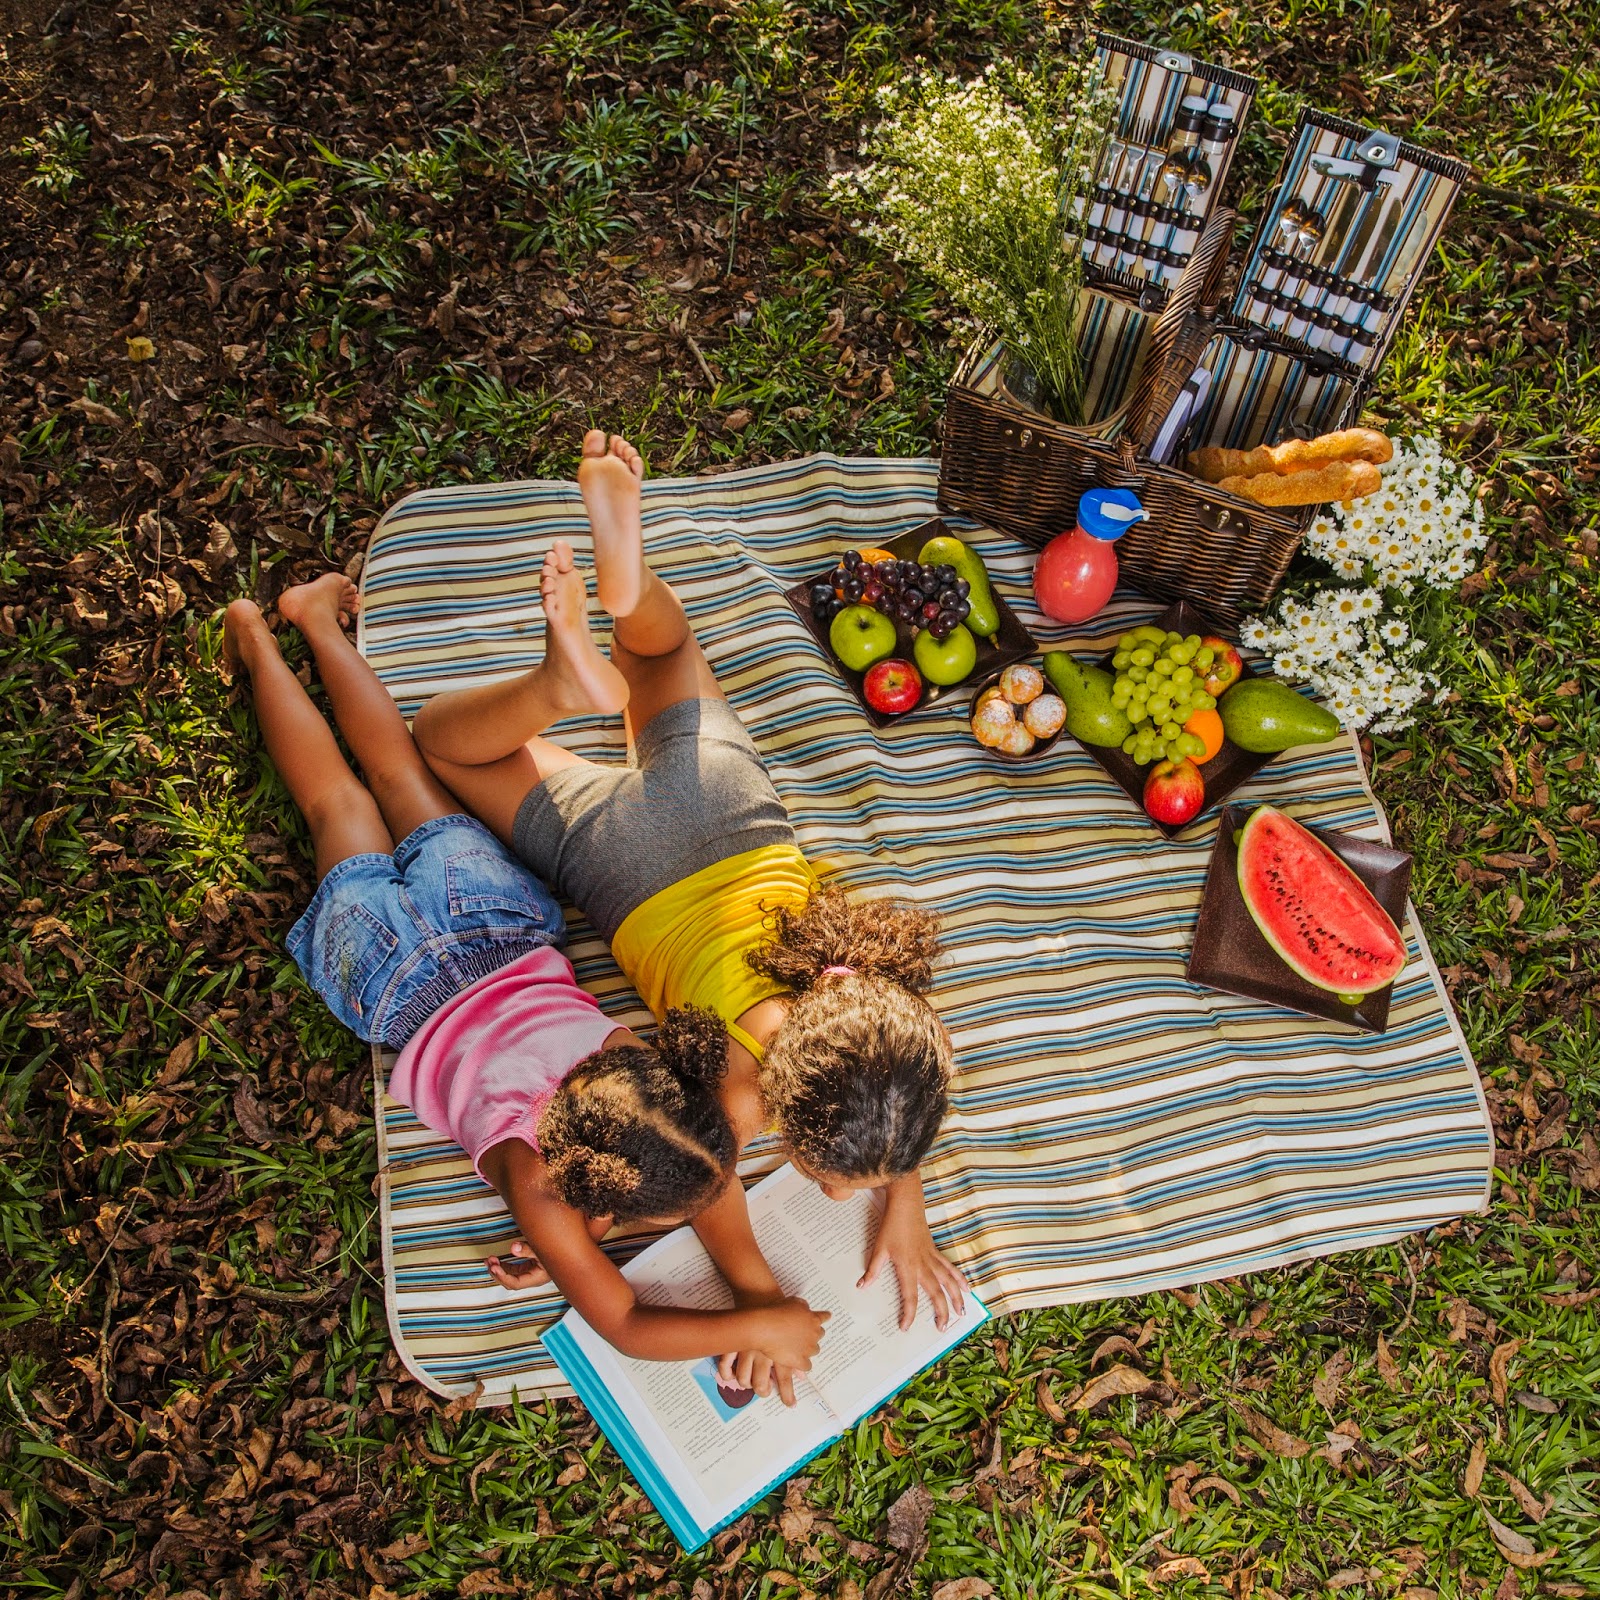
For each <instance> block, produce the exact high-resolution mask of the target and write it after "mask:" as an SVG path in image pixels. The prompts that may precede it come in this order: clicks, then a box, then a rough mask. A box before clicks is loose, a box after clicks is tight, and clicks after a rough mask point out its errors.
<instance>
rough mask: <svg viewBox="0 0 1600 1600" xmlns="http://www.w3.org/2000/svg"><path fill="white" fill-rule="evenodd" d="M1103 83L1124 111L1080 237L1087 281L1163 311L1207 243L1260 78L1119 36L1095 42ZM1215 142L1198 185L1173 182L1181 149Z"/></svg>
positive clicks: (1117, 115) (1115, 120) (1109, 143)
mask: <svg viewBox="0 0 1600 1600" xmlns="http://www.w3.org/2000/svg"><path fill="white" fill-rule="evenodd" d="M1095 53H1096V55H1097V57H1098V59H1099V63H1100V71H1101V75H1102V80H1103V81H1104V82H1105V83H1106V84H1107V85H1108V86H1109V87H1110V88H1111V89H1112V91H1113V93H1114V95H1115V99H1116V110H1115V113H1114V115H1113V119H1112V127H1111V135H1110V137H1109V138H1108V139H1107V141H1106V145H1105V150H1104V153H1103V155H1102V158H1101V163H1100V169H1099V172H1098V174H1097V180H1098V182H1097V187H1096V188H1095V190H1094V192H1093V193H1092V194H1091V195H1090V196H1089V197H1088V200H1087V202H1086V208H1085V211H1084V214H1083V216H1082V217H1081V218H1080V219H1079V223H1078V231H1079V232H1080V234H1081V237H1082V253H1083V257H1084V277H1085V280H1086V281H1087V282H1088V283H1089V284H1090V285H1091V286H1093V287H1096V288H1100V289H1104V290H1106V291H1107V292H1108V293H1110V294H1113V295H1117V294H1120V295H1123V296H1126V297H1129V298H1131V299H1132V300H1133V301H1135V302H1136V303H1137V304H1139V305H1140V306H1141V307H1142V308H1143V309H1144V310H1146V311H1158V310H1160V309H1161V308H1162V307H1163V306H1165V305H1166V304H1167V303H1168V302H1169V300H1170V299H1171V297H1172V293H1173V289H1174V286H1175V284H1176V283H1177V281H1178V279H1179V277H1180V275H1181V274H1182V272H1183V270H1184V268H1185V267H1186V266H1187V265H1188V264H1189V261H1190V259H1191V257H1192V256H1193V255H1194V253H1195V250H1196V247H1197V245H1198V244H1199V241H1200V238H1201V235H1202V233H1203V232H1204V229H1205V226H1206V223H1207V222H1208V220H1209V219H1210V218H1211V217H1212V216H1213V215H1214V214H1215V212H1216V210H1217V198H1218V196H1219V195H1220V194H1221V193H1222V190H1223V185H1224V183H1225V182H1226V180H1227V176H1228V169H1229V167H1230V166H1231V164H1232V161H1233V156H1234V153H1235V151H1236V150H1237V149H1238V144H1239V140H1238V135H1239V133H1240V132H1241V130H1242V129H1243V127H1244V121H1245V118H1246V117H1247V116H1248V115H1249V112H1250V107H1251V105H1252V104H1253V102H1254V100H1255V93H1256V80H1255V79H1254V78H1252V77H1250V76H1249V75H1248V74H1246V73H1243V72H1236V71H1234V70H1233V69H1232V68H1230V67H1224V66H1219V65H1217V64H1216V63H1215V62H1211V61H1202V60H1200V59H1199V58H1197V57H1195V56H1192V55H1188V54H1186V53H1185V52H1183V51H1180V50H1173V49H1169V48H1166V47H1165V46H1160V45H1152V44H1142V43H1140V42H1138V41H1137V40H1133V39H1124V38H1121V37H1120V36H1118V35H1117V34H1114V33H1104V32H1102V33H1097V34H1096V35H1095ZM1197 138H1200V139H1204V140H1206V141H1207V147H1206V150H1205V152H1204V156H1205V160H1204V167H1203V170H1201V169H1199V168H1198V167H1197V169H1196V170H1197V171H1200V177H1199V178H1197V179H1196V181H1195V182H1194V183H1193V184H1191V185H1189V186H1187V187H1182V188H1180V187H1177V185H1176V180H1168V186H1167V187H1163V180H1162V177H1161V171H1162V169H1163V161H1164V158H1167V157H1169V156H1171V155H1172V154H1173V151H1174V148H1175V147H1177V148H1180V149H1181V148H1182V147H1185V146H1192V145H1193V143H1194V141H1195V140H1196V139H1197Z"/></svg>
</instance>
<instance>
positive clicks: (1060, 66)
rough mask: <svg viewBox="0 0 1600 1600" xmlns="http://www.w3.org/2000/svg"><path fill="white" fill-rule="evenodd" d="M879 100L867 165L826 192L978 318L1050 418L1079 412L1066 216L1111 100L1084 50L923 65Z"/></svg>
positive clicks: (1074, 257)
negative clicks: (1037, 62) (965, 76)
mask: <svg viewBox="0 0 1600 1600" xmlns="http://www.w3.org/2000/svg"><path fill="white" fill-rule="evenodd" d="M878 103H879V106H880V108H881V110H882V111H883V114H884V115H883V120H882V121H880V122H879V123H878V125H877V126H876V127H875V128H873V129H872V131H871V133H870V134H868V136H867V138H866V140H865V142H864V144H863V154H864V155H865V156H866V157H867V164H866V165H865V166H862V167H860V168H858V169H857V170H856V171H854V172H846V173H838V174H836V175H835V176H834V178H833V180H832V188H833V191H834V193H835V194H836V195H837V196H838V197H839V198H840V199H841V200H844V201H846V202H848V203H851V204H853V205H855V206H856V207H858V208H859V209H860V210H861V211H862V212H863V213H864V214H865V217H866V222H865V225H864V226H863V229H862V232H863V233H864V234H865V235H866V237H867V238H869V239H872V240H874V241H875V242H877V243H879V244H881V245H883V246H884V247H885V248H886V249H888V250H889V251H890V252H892V253H893V254H895V255H897V256H901V257H903V258H905V259H906V260H908V261H912V262H915V263H916V265H917V266H919V267H920V268H921V269H922V270H923V271H924V272H926V273H927V274H928V276H929V277H930V278H932V279H933V280H934V282H935V283H937V284H938V285H939V286H940V288H942V289H943V290H944V291H945V292H946V293H947V294H948V295H950V297H951V298H952V299H953V300H955V301H956V302H957V303H958V304H959V305H960V306H962V307H963V309H965V310H966V311H968V312H970V313H971V314H972V315H973V316H974V317H976V318H978V319H979V320H980V321H981V322H985V323H989V324H991V325H992V326H993V327H994V329H995V331H996V332H997V333H998V334H999V336H1000V338H1001V339H1003V340H1004V342H1005V344H1006V347H1007V348H1008V349H1009V350H1010V351H1011V352H1012V354H1013V355H1016V356H1019V357H1020V358H1021V359H1022V360H1023V361H1024V362H1026V363H1027V365H1028V366H1029V367H1030V368H1031V369H1032V370H1033V372H1034V374H1035V375H1036V376H1037V378H1038V379H1039V381H1040V384H1041V386H1042V388H1043V389H1044V390H1045V392H1046V395H1047V397H1048V400H1049V402H1050V405H1051V409H1052V410H1054V411H1055V413H1056V414H1057V415H1058V416H1059V417H1060V418H1061V420H1063V421H1066V422H1077V421H1079V420H1080V417H1079V407H1080V400H1081V395H1082V388H1083V372H1082V368H1081V362H1080V357H1079V351H1078V340H1077V324H1078V295H1079V290H1080V289H1081V287H1082V283H1083V256H1082V252H1081V242H1080V239H1079V237H1078V235H1077V233H1076V231H1075V230H1076V228H1077V226H1078V224H1077V223H1076V222H1075V221H1074V220H1072V219H1075V218H1078V217H1080V216H1082V215H1083V213H1084V211H1085V209H1086V207H1085V200H1086V197H1087V195H1088V193H1089V191H1090V190H1091V189H1092V187H1093V180H1094V170H1095V166H1096V164H1097V162H1098V160H1099V156H1100V152H1101V148H1102V146H1103V144H1104V140H1105V136H1106V130H1107V128H1108V127H1109V125H1110V119H1111V112H1112V104H1113V97H1112V96H1111V94H1110V93H1109V91H1107V90H1106V88H1105V87H1104V86H1103V84H1102V83H1101V82H1100V80H1099V77H1098V69H1097V68H1096V66H1095V63H1094V58H1093V57H1092V56H1091V57H1089V58H1087V59H1085V60H1082V61H1061V60H1056V59H1051V60H1050V62H1049V63H1048V66H1047V67H1041V68H1040V69H1039V70H1037V71H1030V70H1026V69H1023V68H1020V67H1017V66H1015V65H1014V64H1010V63H1003V64H996V65H993V66H991V67H990V68H989V69H988V70H987V71H986V72H985V73H984V75H983V76H982V77H981V78H978V79H975V80H974V81H972V82H970V83H961V82H959V81H958V80H957V79H955V78H950V77H938V76H934V75H931V74H928V75H924V76H921V77H917V78H913V79H911V80H910V81H908V82H907V83H905V84H903V85H900V86H890V87H889V88H887V89H885V90H883V91H881V92H880V94H879V96H878Z"/></svg>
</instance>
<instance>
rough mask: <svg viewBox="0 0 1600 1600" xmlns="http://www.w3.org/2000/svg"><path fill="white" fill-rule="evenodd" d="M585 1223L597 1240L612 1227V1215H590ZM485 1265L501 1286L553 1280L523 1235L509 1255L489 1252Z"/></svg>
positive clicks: (530, 1285)
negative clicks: (493, 1254) (525, 1241)
mask: <svg viewBox="0 0 1600 1600" xmlns="http://www.w3.org/2000/svg"><path fill="white" fill-rule="evenodd" d="M584 1227H585V1228H587V1229H588V1232H589V1237H590V1238H591V1239H593V1240H594V1241H595V1243H596V1244H598V1243H599V1242H600V1241H601V1240H602V1239H603V1238H605V1236H606V1234H607V1233H608V1232H609V1231H610V1229H611V1218H610V1217H588V1218H585V1220H584ZM519 1263H520V1265H519ZM484 1266H486V1267H487V1268H488V1269H489V1276H490V1277H491V1278H493V1279H494V1281H495V1282H496V1283H498V1284H499V1285H500V1287H501V1288H502V1289H512V1290H516V1289H537V1288H539V1287H541V1286H542V1285H544V1284H547V1283H549V1281H550V1274H549V1273H548V1272H546V1271H545V1269H544V1263H543V1262H541V1261H540V1260H539V1258H538V1256H536V1255H535V1254H534V1252H533V1248H532V1247H531V1246H530V1245H528V1244H526V1243H524V1242H523V1241H522V1240H521V1239H518V1240H517V1242H516V1243H515V1244H514V1245H512V1247H511V1254H510V1255H509V1256H490V1257H489V1258H488V1259H487V1260H486V1261H485V1262H484Z"/></svg>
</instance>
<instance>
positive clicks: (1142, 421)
mask: <svg viewBox="0 0 1600 1600" xmlns="http://www.w3.org/2000/svg"><path fill="white" fill-rule="evenodd" d="M1238 220H1239V218H1238V213H1237V212H1234V211H1230V210H1228V209H1227V208H1226V207H1225V206H1224V207H1219V208H1218V209H1217V210H1216V211H1215V212H1214V213H1213V214H1212V216H1211V219H1210V220H1209V221H1208V222H1207V223H1206V225H1205V227H1204V228H1202V229H1201V231H1200V237H1199V239H1198V240H1196V242H1195V247H1194V251H1193V253H1192V254H1191V255H1190V257H1189V261H1188V264H1187V265H1186V266H1185V267H1184V269H1183V276H1182V277H1180V278H1179V279H1178V281H1177V283H1176V285H1174V287H1173V290H1172V297H1171V299H1169V300H1168V301H1167V305H1166V309H1165V310H1164V311H1163V312H1162V313H1161V315H1160V317H1158V318H1157V319H1156V325H1155V327H1154V328H1153V329H1151V332H1150V348H1149V350H1148V351H1147V352H1146V354H1145V359H1144V370H1143V371H1142V372H1141V373H1140V375H1139V381H1138V384H1137V385H1136V386H1135V388H1134V392H1133V398H1132V399H1131V400H1130V401H1129V403H1128V419H1127V423H1126V426H1125V428H1124V433H1125V434H1126V436H1128V437H1130V438H1131V439H1132V440H1133V442H1134V444H1135V445H1136V446H1137V448H1138V449H1139V450H1140V451H1144V450H1148V449H1149V448H1150V444H1151V442H1152V441H1153V440H1154V438H1155V436H1156V431H1157V429H1159V428H1160V426H1161V423H1162V421H1163V419H1164V418H1165V417H1166V415H1167V413H1168V412H1169V411H1170V410H1171V409H1172V403H1173V401H1174V400H1176V399H1177V397H1178V391H1179V390H1180V389H1181V388H1182V387H1183V386H1184V384H1185V383H1186V382H1187V381H1188V378H1189V374H1190V373H1191V372H1192V371H1193V370H1194V363H1195V361H1196V359H1197V358H1198V356H1199V354H1200V352H1201V351H1202V350H1203V349H1204V348H1205V346H1206V343H1207V341H1208V339H1209V337H1210V329H1211V319H1212V316H1213V314H1214V313H1215V311H1216V309H1217V305H1218V303H1219V302H1220V300H1221V299H1222V290H1223V285H1224V284H1225V282H1226V281H1227V275H1228V246H1229V245H1230V244H1231V243H1232V242H1233V229H1234V225H1235V223H1237V222H1238Z"/></svg>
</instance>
